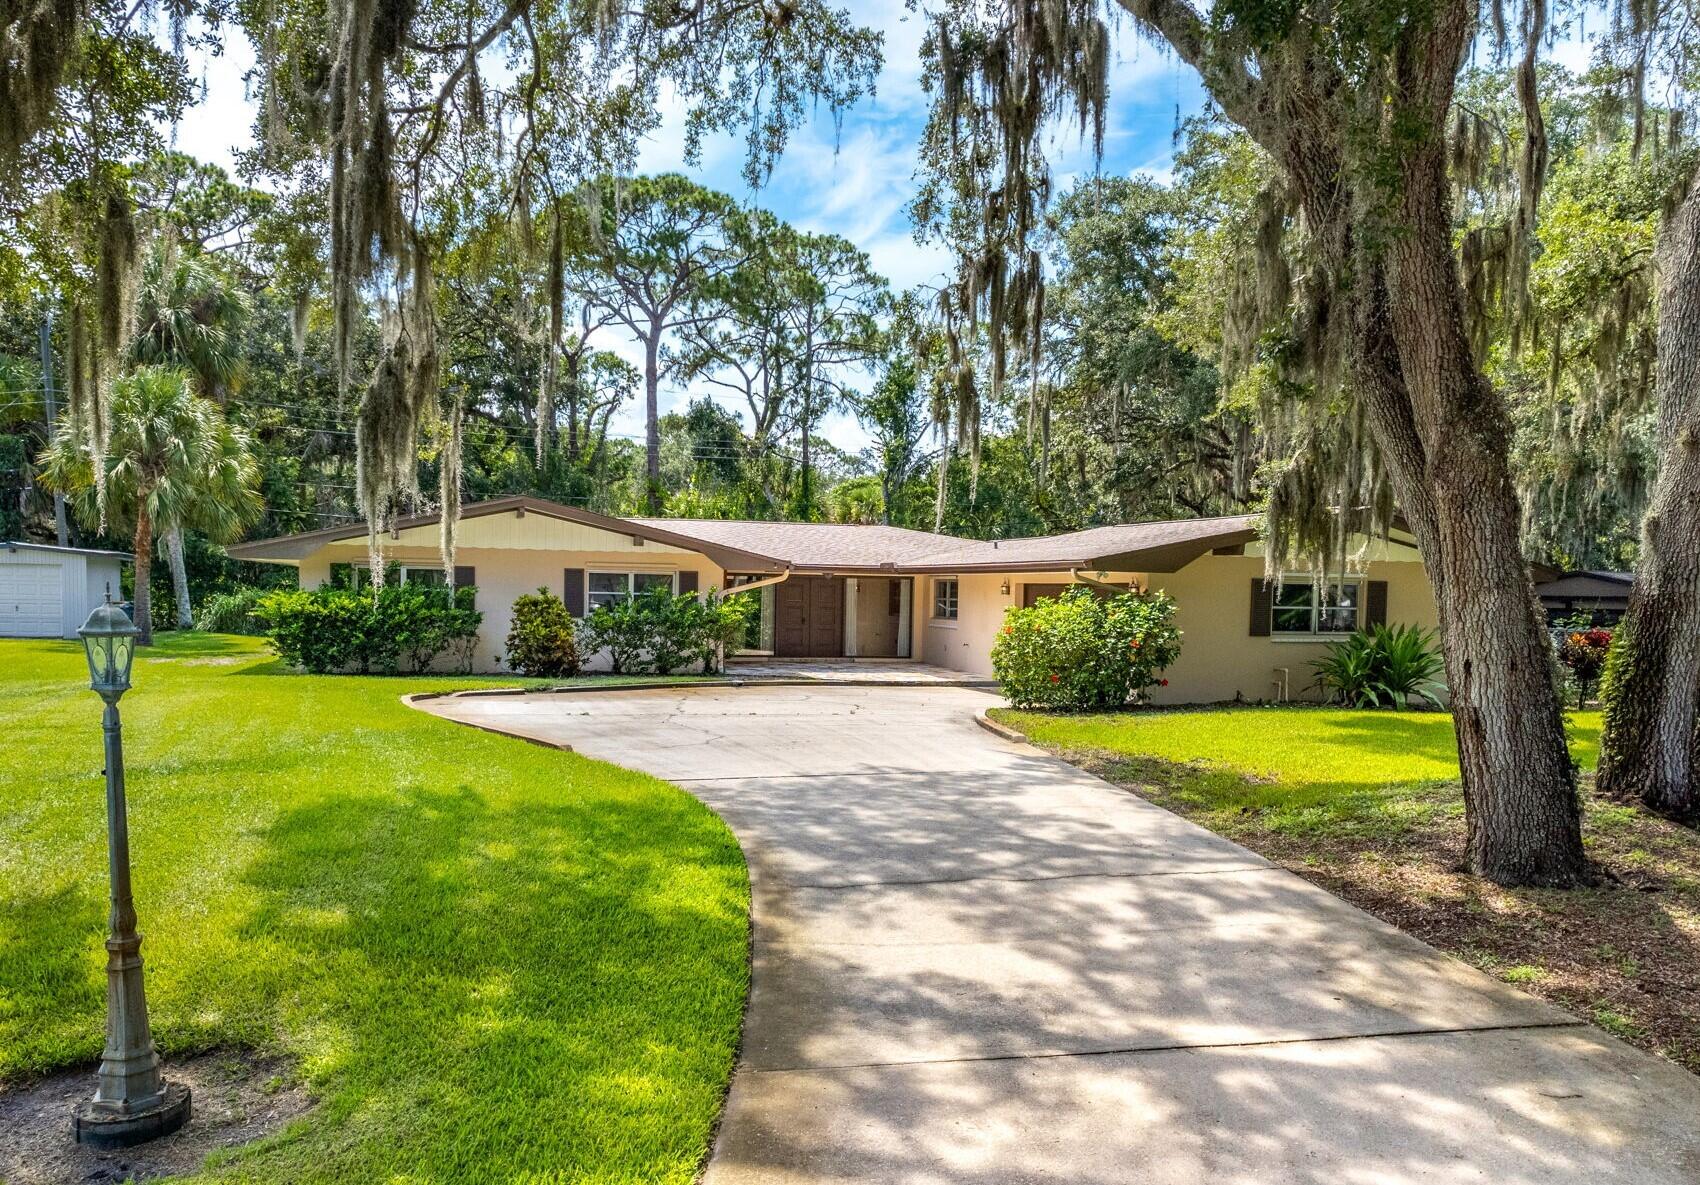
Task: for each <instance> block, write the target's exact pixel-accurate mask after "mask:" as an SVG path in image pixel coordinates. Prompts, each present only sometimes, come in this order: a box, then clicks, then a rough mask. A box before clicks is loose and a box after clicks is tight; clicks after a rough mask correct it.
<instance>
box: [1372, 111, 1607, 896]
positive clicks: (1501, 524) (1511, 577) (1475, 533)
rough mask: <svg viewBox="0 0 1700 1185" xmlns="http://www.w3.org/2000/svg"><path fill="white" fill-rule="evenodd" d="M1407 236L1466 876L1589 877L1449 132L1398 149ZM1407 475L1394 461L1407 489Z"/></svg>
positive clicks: (1424, 473)
mask: <svg viewBox="0 0 1700 1185" xmlns="http://www.w3.org/2000/svg"><path fill="white" fill-rule="evenodd" d="M1402 164H1403V166H1404V167H1403V168H1402V169H1401V180H1402V182H1403V185H1402V187H1401V188H1402V192H1401V195H1400V198H1399V202H1398V211H1399V215H1400V219H1399V225H1400V233H1399V234H1398V235H1396V236H1394V237H1393V240H1392V242H1391V243H1390V244H1389V245H1388V247H1387V252H1386V264H1387V290H1388V295H1389V312H1390V314H1391V317H1390V323H1391V326H1392V330H1393V336H1394V340H1395V342H1396V344H1397V347H1398V351H1399V364H1400V372H1401V375H1402V377H1403V379H1404V382H1405V386H1406V388H1407V390H1408V392H1409V396H1410V407H1411V413H1412V423H1413V425H1414V427H1415V429H1416V435H1417V438H1418V439H1419V441H1420V442H1421V445H1422V457H1423V465H1422V469H1421V473H1420V480H1421V482H1422V484H1423V487H1424V490H1423V494H1426V498H1422V495H1421V494H1418V493H1417V492H1416V491H1412V490H1410V489H1408V488H1407V489H1400V490H1399V491H1398V492H1399V493H1400V495H1401V496H1402V497H1403V496H1407V495H1415V496H1417V497H1419V498H1422V500H1424V501H1426V503H1427V504H1428V505H1429V506H1432V514H1433V521H1432V524H1430V525H1429V527H1428V528H1427V532H1428V533H1429V534H1430V535H1431V536H1432V537H1431V538H1430V539H1429V540H1428V546H1427V548H1426V549H1425V551H1426V554H1425V556H1424V559H1425V560H1426V562H1427V564H1428V566H1429V568H1430V570H1431V571H1435V572H1438V579H1437V580H1436V581H1435V588H1436V599H1437V602H1438V607H1439V616H1440V623H1441V639H1442V646H1443V650H1444V653H1445V659H1446V670H1447V677H1448V682H1449V684H1450V687H1451V706H1452V718H1453V727H1454V729H1455V731H1456V733H1457V737H1458V762H1459V767H1460V769H1461V771H1462V774H1463V785H1464V797H1465V804H1466V808H1467V811H1466V815H1467V820H1468V838H1467V843H1466V859H1467V861H1468V864H1469V867H1470V869H1471V871H1473V872H1475V873H1477V874H1478V875H1480V876H1483V877H1486V878H1487V879H1489V880H1492V881H1494V882H1496V883H1499V884H1506V885H1549V886H1567V885H1574V884H1577V883H1579V882H1580V881H1581V880H1582V879H1583V878H1584V876H1585V872H1586V862H1585V860H1584V858H1583V854H1582V833H1581V807H1580V803H1579V801H1578V799H1577V792H1576V772H1575V768H1574V766H1573V765H1572V763H1571V760H1570V754H1569V750H1568V747H1567V744H1566V741H1565V736H1564V719H1563V712H1562V709H1561V707H1560V704H1559V697H1558V688H1557V685H1556V683H1555V681H1554V678H1553V670H1552V662H1551V659H1550V647H1549V643H1548V641H1547V637H1546V628H1545V620H1544V618H1543V616H1542V614H1541V612H1540V607H1539V604H1538V602H1537V601H1536V598H1535V595H1534V588H1533V586H1532V584H1531V582H1530V578H1529V573H1528V568H1527V566H1526V564H1525V563H1524V561H1523V555H1522V546H1521V538H1520V532H1519V517H1520V516H1519V511H1518V502H1517V496H1516V492H1515V487H1514V486H1513V484H1512V479H1511V466H1510V461H1509V456H1510V439H1511V425H1510V419H1509V416H1508V415H1507V413H1506V409H1505V404H1504V401H1503V400H1502V399H1501V398H1500V397H1499V395H1498V393H1497V392H1496V391H1494V390H1493V388H1492V386H1491V385H1490V384H1489V383H1488V381H1487V380H1486V378H1485V377H1484V376H1483V375H1482V374H1481V372H1480V371H1479V370H1478V369H1477V367H1476V364H1475V361H1474V359H1473V356H1472V354H1471V351H1470V348H1469V339H1468V335H1467V333H1466V331H1465V326H1464V307H1463V300H1462V293H1461V291H1460V287H1459V283H1458V273H1457V264H1456V263H1455V261H1454V258H1453V253H1452V240H1451V207H1450V191H1449V188H1448V184H1449V183H1448V177H1447V172H1446V156H1445V145H1444V141H1443V140H1442V138H1441V137H1440V136H1439V135H1435V136H1434V137H1433V138H1432V139H1431V140H1430V141H1428V142H1425V143H1422V144H1418V145H1413V146H1407V147H1406V149H1405V152H1404V154H1403V161H1402ZM1416 476H1417V475H1416V474H1411V473H1403V474H1401V473H1400V472H1399V471H1398V470H1397V469H1396V470H1395V479H1396V480H1398V479H1399V478H1400V477H1403V481H1402V482H1401V484H1404V485H1408V483H1410V482H1411V480H1412V479H1413V477H1416Z"/></svg>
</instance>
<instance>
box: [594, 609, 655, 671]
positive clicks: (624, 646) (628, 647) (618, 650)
mask: <svg viewBox="0 0 1700 1185" xmlns="http://www.w3.org/2000/svg"><path fill="white" fill-rule="evenodd" d="M643 601H644V598H643V597H633V598H631V599H629V600H622V601H615V602H614V603H613V604H612V605H598V606H597V607H596V608H595V609H593V610H592V611H591V614H590V616H589V617H587V618H585V619H584V638H585V642H584V645H585V650H586V651H588V652H592V653H594V652H595V651H598V650H606V651H607V652H608V665H609V668H610V669H611V670H612V671H613V672H614V674H616V675H630V674H638V673H641V672H642V671H644V670H646V669H648V668H646V667H645V666H644V661H643V660H644V655H645V654H646V653H647V652H648V650H649V639H650V628H651V622H650V619H649V617H648V615H646V614H645V613H644V611H643Z"/></svg>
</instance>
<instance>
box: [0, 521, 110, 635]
mask: <svg viewBox="0 0 1700 1185" xmlns="http://www.w3.org/2000/svg"><path fill="white" fill-rule="evenodd" d="M129 559H130V553H129V552H127V551H100V550H98V549H95V548H89V547H54V546H52V545H51V544H47V543H22V542H12V541H6V542H0V638H75V637H76V636H77V628H78V627H79V626H81V625H82V624H83V622H85V621H87V620H88V616H89V614H90V613H92V612H93V611H94V608H95V606H97V605H99V604H101V603H103V602H104V601H105V600H106V598H107V597H108V596H110V597H111V598H112V599H113V600H115V601H117V600H122V599H123V593H122V591H121V590H120V587H119V578H120V577H121V575H122V574H123V565H124V564H125V562H126V561H128V560H129Z"/></svg>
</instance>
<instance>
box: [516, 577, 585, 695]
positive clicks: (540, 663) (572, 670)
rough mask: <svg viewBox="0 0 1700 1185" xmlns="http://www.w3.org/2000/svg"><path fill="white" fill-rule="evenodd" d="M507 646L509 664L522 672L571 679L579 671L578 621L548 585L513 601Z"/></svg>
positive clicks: (547, 677) (540, 676)
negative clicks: (575, 620)
mask: <svg viewBox="0 0 1700 1185" xmlns="http://www.w3.org/2000/svg"><path fill="white" fill-rule="evenodd" d="M507 649H508V665H509V666H511V667H513V669H514V670H516V671H518V672H519V673H520V674H522V675H533V676H537V677H539V678H545V679H570V678H571V677H572V676H574V675H576V674H578V669H579V662H580V660H579V653H578V638H577V623H575V622H574V621H573V615H572V614H571V613H568V612H567V607H566V605H564V604H563V603H562V602H561V598H560V597H557V596H556V595H555V594H554V593H552V592H550V591H549V590H548V589H546V588H540V589H538V590H537V591H536V592H534V593H526V594H524V595H523V596H521V597H520V598H519V599H518V600H516V601H515V602H514V617H513V624H512V625H511V626H509V627H508V642H507Z"/></svg>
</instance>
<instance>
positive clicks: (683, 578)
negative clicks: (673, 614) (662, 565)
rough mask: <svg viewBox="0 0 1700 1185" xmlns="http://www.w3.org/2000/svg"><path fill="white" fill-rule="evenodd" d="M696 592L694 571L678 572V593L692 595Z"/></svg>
mask: <svg viewBox="0 0 1700 1185" xmlns="http://www.w3.org/2000/svg"><path fill="white" fill-rule="evenodd" d="M696 590H697V574H696V572H695V571H683V572H680V573H679V591H680V592H681V593H694V592H696Z"/></svg>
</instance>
